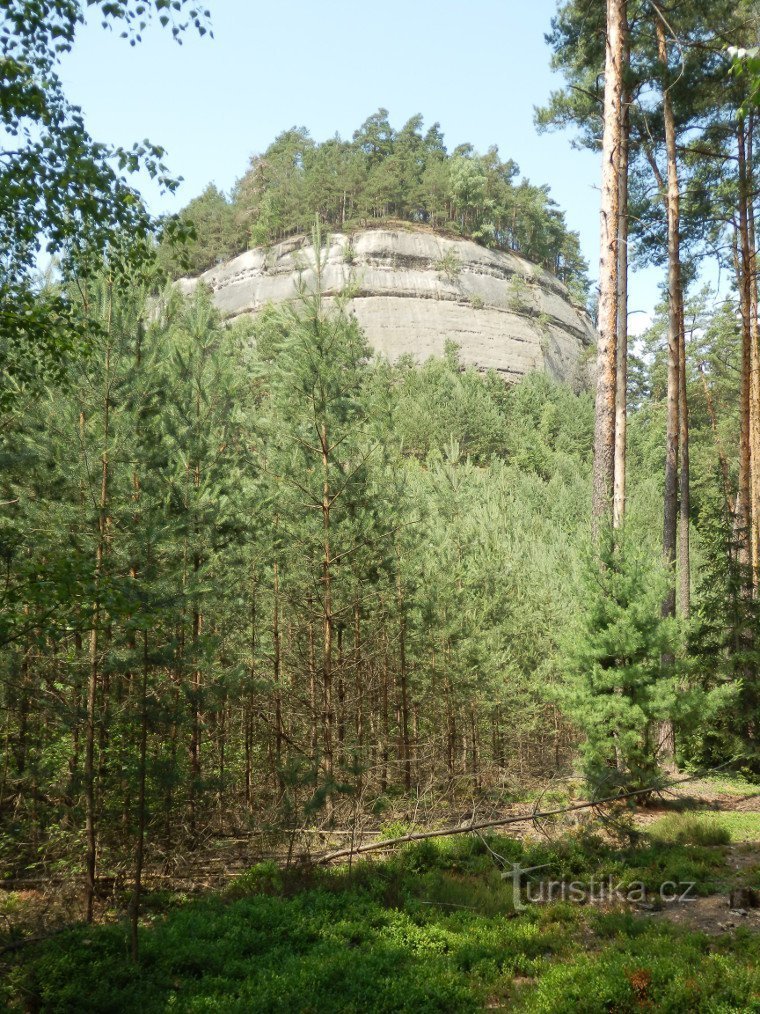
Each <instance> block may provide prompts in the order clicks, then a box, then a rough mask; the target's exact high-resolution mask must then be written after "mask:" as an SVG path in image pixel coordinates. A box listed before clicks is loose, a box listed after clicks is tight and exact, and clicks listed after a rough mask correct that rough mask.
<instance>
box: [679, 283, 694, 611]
mask: <svg viewBox="0 0 760 1014" xmlns="http://www.w3.org/2000/svg"><path fill="white" fill-rule="evenodd" d="M678 316H679V327H678V332H679V342H678V449H679V455H680V477H679V493H680V498H679V526H678V612H679V614H680V615H681V616H682V617H683V618H684V619H688V617H689V614H690V613H691V561H690V550H689V513H690V501H691V493H690V484H689V406H688V401H687V395H686V326H685V320H684V306H683V294H681V297H680V298H679V300H678Z"/></svg>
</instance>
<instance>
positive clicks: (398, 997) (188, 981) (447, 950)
mask: <svg viewBox="0 0 760 1014" xmlns="http://www.w3.org/2000/svg"><path fill="white" fill-rule="evenodd" d="M496 857H499V858H496ZM516 862H519V863H520V864H521V865H522V866H523V867H527V866H539V865H544V864H547V865H546V868H545V873H544V872H542V874H541V875H548V876H550V877H553V878H562V879H574V880H578V881H582V882H586V881H589V880H590V879H591V878H592V877H601V876H611V877H613V878H615V879H620V880H621V881H624V882H626V883H628V882H631V881H634V880H641V881H642V882H643V883H644V884H645V885H646V888H647V891H655V890H656V889H657V886H658V885H659V884H660V883H661V882H662V881H663V880H672V881H674V882H678V881H679V880H688V881H696V882H697V888H698V889H699V890H702V891H703V892H706V890H707V886H706V885H707V884H708V881H709V882H710V883H711V884H714V883H717V882H719V881H720V878H721V877H723V876H725V874H726V869H725V864H724V855H723V850H722V849H719V848H706V847H702V848H699V847H687V846H683V845H678V844H672V843H661V842H648V843H644V844H641V845H639V846H638V847H637V848H630V849H624V850H616V849H613V848H611V847H610V846H609V845H608V844H606V843H605V842H604V841H603V840H601V839H600V838H598V837H595V836H594V835H590V834H584V835H577V836H573V837H566V838H564V839H562V840H559V841H555V842H535V843H532V844H531V843H529V844H522V843H520V842H518V841H516V840H515V839H510V838H506V837H502V836H489V837H488V838H485V839H484V838H477V837H464V836H459V837H456V838H450V839H434V840H428V841H423V842H418V843H415V844H414V845H411V846H408V847H406V848H405V849H402V850H400V851H399V852H398V853H397V854H396V855H394V856H393V857H392V858H391V859H389V860H386V861H382V862H377V861H364V862H361V863H357V864H353V866H352V867H351V868H349V867H348V866H343V867H340V868H333V869H311V870H304V869H298V870H293V871H282V870H280V869H279V868H278V867H277V866H276V865H274V864H273V863H264V864H259V865H258V866H256V867H254V868H252V869H251V870H250V871H248V872H247V873H246V874H244V875H243V876H241V877H239V878H238V879H237V880H236V881H235V882H234V883H233V884H231V885H230V886H229V887H228V888H227V890H226V891H224V892H222V893H219V894H215V895H210V896H208V897H205V898H203V899H201V900H188V901H187V902H186V903H185V904H182V905H179V906H178V907H174V908H172V909H171V910H170V911H168V912H166V913H165V914H163V915H161V916H159V917H156V915H155V909H154V908H153V907H152V906H148V910H149V913H150V919H149V920H147V921H146V924H145V925H144V926H143V927H142V929H141V937H140V949H141V958H140V963H139V966H137V967H135V966H134V965H133V964H132V963H131V962H130V960H129V956H128V934H127V928H126V926H125V925H124V924H123V923H115V924H112V925H105V926H100V927H84V926H82V927H78V928H75V929H72V930H71V931H69V932H67V933H65V934H61V935H59V936H57V937H53V938H52V939H51V940H49V941H47V942H44V943H43V944H40V945H37V946H33V947H29V948H26V949H24V950H23V951H22V952H20V953H19V954H18V955H17V956H15V957H14V958H13V959H12V961H11V962H10V963H9V964H8V965H7V967H6V969H5V971H6V972H7V975H6V978H5V985H4V986H3V987H2V992H0V1005H2V1004H3V1003H4V1004H5V1005H6V1006H7V1007H8V1008H9V1009H12V1010H13V1009H15V1010H28V1011H72V1012H73V1011H104V1012H105V1011H108V1012H114V1011H115V1012H119V1011H139V1012H141V1014H143V1012H144V1014H149V1012H153V1011H172V1010H176V1011H183V1012H185V1011H188V1012H194V1011H240V1012H243V1011H245V1012H256V1011H261V1012H264V1011H267V1012H269V1011H275V1012H276V1011H283V1012H285V1011H288V1012H290V1011H304V1012H311V1011H313V1012H320V1014H321V1012H330V1011H336V1012H338V1011H346V1012H348V1011H356V1012H359V1011H362V1012H364V1011H367V1012H373V1011H388V1012H392V1011H423V1012H425V1011H452V1012H454V1011H468V1010H482V1009H484V1008H490V1009H494V1008H495V1009H499V1008H509V1009H518V1010H519V1009H523V1010H532V1011H563V1010H567V1011H571V1010H584V1011H610V1010H615V1011H629V1010H630V1011H634V1010H641V1009H643V1008H651V1009H657V1010H669V1011H692V1010H706V1011H708V1010H709V1011H716V1012H717V1011H729V1010H753V1009H758V1010H760V1006H758V1004H760V999H759V998H760V976H759V974H758V972H757V968H758V965H760V946H759V944H758V939H757V938H756V937H754V936H752V935H751V934H739V935H738V936H737V937H736V938H735V939H733V940H732V941H730V942H727V941H725V940H723V941H716V940H712V939H708V938H707V937H703V936H700V935H695V934H688V933H685V932H683V931H681V930H679V929H678V928H676V927H674V926H672V925H669V924H668V925H663V924H662V923H661V922H657V921H656V920H655V919H652V918H651V917H650V918H649V921H647V920H646V919H643V918H640V917H637V916H635V915H633V914H631V913H630V912H622V911H621V912H608V913H604V912H601V911H600V910H599V909H597V908H595V907H594V906H591V905H581V904H571V903H570V902H557V903H552V904H546V905H529V906H528V907H527V908H526V909H525V910H519V911H518V910H516V908H515V905H514V903H513V902H514V898H513V887H512V878H511V877H510V876H507V877H504V876H502V874H503V872H504V870H505V869H509V865H510V864H511V863H516ZM753 1005H754V1006H753Z"/></svg>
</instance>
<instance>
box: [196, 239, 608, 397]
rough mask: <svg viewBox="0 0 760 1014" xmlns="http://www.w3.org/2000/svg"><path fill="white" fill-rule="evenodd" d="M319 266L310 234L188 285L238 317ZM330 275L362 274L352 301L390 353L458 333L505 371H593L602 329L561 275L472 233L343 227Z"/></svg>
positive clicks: (432, 346)
mask: <svg viewBox="0 0 760 1014" xmlns="http://www.w3.org/2000/svg"><path fill="white" fill-rule="evenodd" d="M313 266H314V252H313V250H312V249H311V245H310V243H309V242H308V241H307V240H306V239H305V238H304V237H295V238H293V239H289V240H286V241H285V242H283V243H279V244H277V245H276V246H273V247H269V248H267V249H256V250H249V251H248V252H247V253H244V254H241V255H240V256H239V257H235V258H234V260H231V261H229V262H228V263H226V264H221V265H219V266H218V267H215V268H212V269H211V270H209V271H207V272H205V274H203V275H201V276H200V278H196V279H182V280H181V281H180V282H179V285H180V287H181V288H182V289H183V290H184V291H185V292H189V291H191V290H192V289H193V288H194V287H195V285H197V284H198V282H203V283H205V284H206V285H208V286H209V288H210V289H211V291H212V293H213V298H214V302H215V303H216V305H217V307H218V308H219V310H220V311H221V313H222V314H223V315H224V316H225V317H228V318H233V317H237V316H240V315H241V314H250V313H256V312H257V311H258V310H260V309H261V308H262V307H263V306H264V305H265V304H267V303H270V302H272V303H280V302H283V301H285V300H292V299H294V298H297V291H298V290H297V285H298V280H299V278H301V279H302V280H303V282H304V283H305V284H306V286H307V287H308V288H313V286H314V281H315V278H314V271H313ZM322 285H323V291H324V293H325V295H326V296H331V295H335V294H336V293H338V292H341V291H344V290H345V289H346V287H347V286H350V290H351V296H352V298H351V300H350V302H349V309H350V312H352V313H353V314H354V315H355V316H356V318H357V320H358V321H359V324H360V325H361V327H362V329H363V330H364V333H365V334H366V336H367V339H368V341H369V343H370V345H371V346H372V347H373V349H375V350H376V351H377V352H380V353H381V354H383V355H385V356H387V357H388V358H389V359H397V358H398V357H399V356H401V355H404V354H411V355H412V356H414V357H415V358H416V359H417V360H419V361H423V360H425V359H427V358H428V357H430V356H439V355H441V354H442V353H443V351H444V347H445V344H446V342H447V341H448V340H451V341H454V342H456V344H457V345H459V346H460V349H461V360H462V361H463V362H464V363H467V364H473V365H475V366H477V367H478V368H480V369H484V370H485V369H494V370H497V371H498V372H499V373H500V374H502V375H503V376H504V378H505V380H516V379H518V378H519V377H522V376H523V375H524V374H526V373H528V372H529V371H531V370H545V371H546V372H547V373H548V374H549V375H550V376H552V377H554V378H555V379H557V380H563V381H566V382H574V381H576V380H577V378H578V377H579V376H580V375H581V373H585V370H583V369H582V368H581V367H580V365H579V360H580V359H581V356H582V354H583V352H584V350H585V349H587V348H588V346H589V345H591V344H592V343H594V342H595V340H596V335H595V331H594V328H593V325H592V323H591V320H590V318H589V317H588V315H587V314H586V313H585V311H583V310H581V309H579V308H578V307H577V306H574V305H573V304H572V303H571V301H570V296H569V294H568V291H567V289H566V288H565V286H564V285H563V284H562V283H561V282H560V281H558V279H556V278H555V277H554V276H553V275H550V274H549V273H548V272H546V271H544V270H543V269H542V268H539V267H536V266H535V265H533V264H530V263H529V262H528V261H526V260H523V259H522V258H520V257H517V256H514V255H512V254H508V253H502V252H500V251H495V250H487V249H485V248H484V247H481V246H478V245H477V244H476V243H473V242H471V241H469V240H456V239H447V238H443V237H441V236H436V235H434V234H432V233H428V232H422V231H414V230H403V229H399V230H388V229H377V230H366V231H363V232H359V233H354V234H353V235H351V236H347V235H342V234H334V235H332V236H331V237H330V246H329V251H328V252H327V256H326V261H325V267H324V271H323V278H322Z"/></svg>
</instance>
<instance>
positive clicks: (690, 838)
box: [649, 810, 760, 845]
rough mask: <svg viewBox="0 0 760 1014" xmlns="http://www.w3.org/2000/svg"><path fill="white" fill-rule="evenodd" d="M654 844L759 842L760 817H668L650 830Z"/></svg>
mask: <svg viewBox="0 0 760 1014" xmlns="http://www.w3.org/2000/svg"><path fill="white" fill-rule="evenodd" d="M649 833H650V835H651V837H652V839H653V840H655V841H659V842H675V843H681V844H694V845H727V844H728V843H729V842H731V841H735V842H737V841H760V813H751V812H727V813H723V812H718V813H716V812H714V811H712V810H692V811H690V812H684V813H674V814H669V815H668V816H667V817H662V818H661V819H660V820H658V821H655V823H654V824H652V826H651V827H650V829H649Z"/></svg>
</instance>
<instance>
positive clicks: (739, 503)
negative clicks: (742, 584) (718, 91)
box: [735, 124, 752, 572]
mask: <svg viewBox="0 0 760 1014" xmlns="http://www.w3.org/2000/svg"><path fill="white" fill-rule="evenodd" d="M737 150H738V158H739V208H738V210H739V251H738V254H739V256H738V258H737V262H738V263H737V274H738V276H739V277H738V282H739V306H740V309H741V317H742V352H741V387H740V393H739V488H738V491H737V497H736V525H735V528H736V532H735V537H736V541H737V545H738V552H737V557H738V562H739V565H740V566H741V567H742V569H743V570H744V571H745V572H748V571H749V568H750V565H751V562H752V554H751V549H750V531H751V506H750V504H751V499H750V483H751V444H750V404H751V399H750V392H751V373H752V298H751V289H752V280H751V272H752V258H751V253H750V245H749V208H748V205H749V199H750V198H749V182H748V178H747V158H746V138H745V133H744V125H743V124H740V125H739V130H738V135H737Z"/></svg>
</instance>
